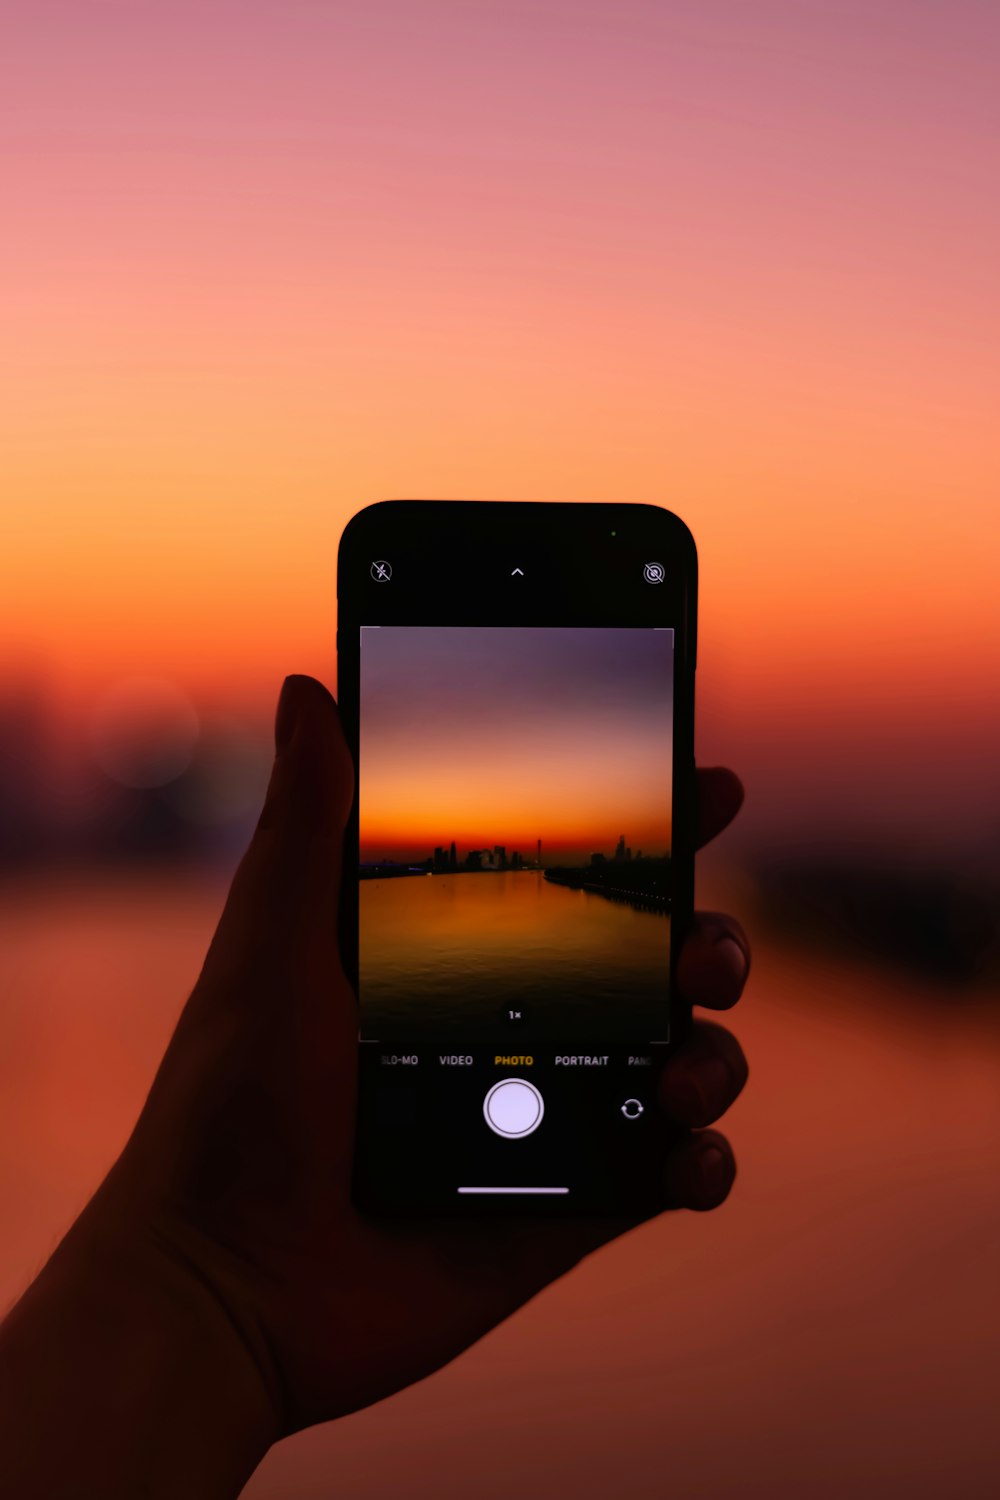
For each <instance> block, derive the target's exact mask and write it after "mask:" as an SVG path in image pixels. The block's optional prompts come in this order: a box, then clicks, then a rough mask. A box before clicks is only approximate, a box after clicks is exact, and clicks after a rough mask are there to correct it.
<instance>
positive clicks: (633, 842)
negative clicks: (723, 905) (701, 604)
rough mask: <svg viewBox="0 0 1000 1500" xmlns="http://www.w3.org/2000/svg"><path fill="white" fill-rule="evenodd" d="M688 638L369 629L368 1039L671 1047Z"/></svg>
mask: <svg viewBox="0 0 1000 1500" xmlns="http://www.w3.org/2000/svg"><path fill="white" fill-rule="evenodd" d="M673 651H674V633H673V631H672V630H671V629H651V628H648V627H644V628H631V627H621V628H608V627H601V628H591V627H573V628H551V627H521V626H517V627H511V626H502V627H494V626H488V627H480V626H473V627H468V626H463V627H455V626H441V627H439V626H395V625H393V626H366V627H363V628H362V632H361V742H360V756H359V764H360V788H359V858H360V906H359V920H360V931H359V974H358V988H359V1002H360V1007H361V1030H362V1036H363V1037H365V1038H366V1039H370V1040H376V1041H383V1042H384V1041H385V1040H386V1039H387V1038H389V1037H404V1036H407V1037H409V1036H412V1037H418V1036H421V1035H428V1034H432V1035H434V1036H435V1037H438V1038H445V1037H451V1038H453V1039H454V1041H455V1042H456V1043H457V1042H459V1041H464V1042H466V1043H468V1044H472V1043H476V1042H482V1043H488V1042H490V1041H492V1040H494V1039H496V1038H497V1037H498V1036H499V1035H500V1034H502V1032H503V1031H506V1030H507V1028H508V1027H509V1026H510V1025H512V1024H514V1025H517V1026H518V1027H520V1028H521V1034H522V1035H523V1036H524V1037H525V1039H528V1038H530V1039H531V1040H533V1041H536V1042H538V1041H546V1042H553V1043H556V1044H561V1045H562V1044H564V1045H567V1046H569V1045H579V1044H582V1043H584V1042H606V1043H611V1042H615V1041H626V1040H632V1039H635V1040H639V1039H644V1040H646V1041H650V1042H657V1041H666V1040H667V1039H668V1032H669V995H668V988H669V983H668V981H669V957H670V905H671V882H670V851H671V790H672V789H671V780H672V778H671V753H672V727H673V707H672V699H673ZM507 1034H508V1035H509V1032H508V1033H507Z"/></svg>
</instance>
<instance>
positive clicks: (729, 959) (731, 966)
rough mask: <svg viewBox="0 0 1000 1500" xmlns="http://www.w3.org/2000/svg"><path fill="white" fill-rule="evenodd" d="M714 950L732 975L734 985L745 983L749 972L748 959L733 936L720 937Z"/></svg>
mask: <svg viewBox="0 0 1000 1500" xmlns="http://www.w3.org/2000/svg"><path fill="white" fill-rule="evenodd" d="M715 952H716V954H717V956H718V957H719V958H720V959H721V960H722V962H723V963H724V965H725V967H726V968H727V969H728V971H729V973H730V975H731V976H732V979H733V983H734V985H737V986H739V985H742V984H745V983H746V977H747V975H748V974H749V972H750V960H749V958H748V957H747V955H746V953H745V952H744V950H743V948H742V947H741V945H740V944H739V943H738V942H737V941H736V939H735V938H734V937H731V936H729V935H728V934H727V936H725V937H722V938H720V939H719V941H718V942H717V943H716V945H715Z"/></svg>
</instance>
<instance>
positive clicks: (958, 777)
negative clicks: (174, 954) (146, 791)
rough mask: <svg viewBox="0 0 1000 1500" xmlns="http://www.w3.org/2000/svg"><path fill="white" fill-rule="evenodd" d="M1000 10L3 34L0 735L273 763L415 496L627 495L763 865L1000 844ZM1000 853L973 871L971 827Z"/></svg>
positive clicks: (119, 11) (609, 9)
mask: <svg viewBox="0 0 1000 1500" xmlns="http://www.w3.org/2000/svg"><path fill="white" fill-rule="evenodd" d="M998 29H1000V12H998V11H997V10H996V8H995V7H992V6H987V5H982V4H978V3H957V4H954V5H948V6H944V5H941V6H932V5H924V4H914V3H909V0H895V3H886V0H881V3H879V0H876V3H872V4H865V5H861V4H860V3H855V0H845V3H844V4H839V5H828V4H822V3H819V0H810V3H802V0H797V3H792V0H781V3H778V0H762V3H760V4H755V5H746V4H744V3H742V0H720V3H715V4H711V5H705V4H701V3H694V0H685V3H672V0H671V3H661V0H616V3H614V4H612V3H605V0H602V3H593V0H578V3H573V4H567V3H551V0H539V3H532V4H526V3H522V0H477V3H475V4H458V3H457V0H430V3H426V4H425V3H420V4H411V3H409V0H405V3H404V0H394V3H387V0H370V3H368V4H365V5H363V6H360V5H359V6H348V5H342V4H335V3H331V4H321V3H314V0H283V3H282V4H280V5H278V4H276V3H273V0H268V3H261V0H250V3H240V4H236V3H234V0H219V3H215V4H211V5H204V4H195V3H193V0H173V3H171V4H169V5H167V4H157V3H146V4H142V3H139V4H136V3H124V0H102V3H100V4H96V3H95V4H82V5H81V4H78V3H75V0H74V3H69V0H39V3H37V4H32V5H22V6H15V7H12V8H9V13H8V14H7V16H6V18H5V22H4V37H3V45H2V47H0V75H2V76H0V88H2V91H3V100H4V130H5V149H4V160H3V167H2V173H3V196H4V233H3V236H2V239H0V300H2V304H3V305H2V317H3V327H4V336H3V348H2V354H0V361H2V364H0V496H2V502H0V503H2V506H3V526H4V533H3V548H2V554H0V585H2V586H0V641H2V642H3V645H2V647H0V651H2V658H0V696H2V695H4V694H6V693H8V692H13V691H15V690H16V691H17V692H22V691H23V690H25V688H27V690H28V691H30V692H33V693H36V694H37V695H38V696H39V697H40V698H41V699H43V700H44V702H45V704H46V705H48V711H50V712H51V713H52V714H53V715H55V717H56V727H57V730H58V733H59V734H60V735H62V736H63V737H64V740H65V743H66V744H67V745H71V744H72V745H75V744H77V743H83V739H84V738H85V735H84V729H83V727H82V726H84V725H85V724H86V722H87V718H88V715H89V713H90V710H91V705H92V703H93V701H94V699H95V697H97V696H99V695H100V694H103V693H105V692H106V691H107V690H109V688H113V686H114V684H115V683H116V681H117V680H118V679H119V678H120V677H122V676H124V675H128V674H130V673H136V672H138V673H144V674H152V675H154V676H160V677H164V678H166V679H168V680H169V681H170V682H171V683H174V684H176V685H177V686H178V687H179V688H180V689H181V690H182V691H183V692H184V693H186V694H188V695H190V698H191V701H192V703H193V704H194V706H195V708H196V709H197V710H198V712H206V711H212V712H214V711H225V712H227V713H231V714H235V715H236V716H237V717H240V718H243V719H248V720H252V721H253V722H254V723H255V724H256V725H258V726H259V728H260V732H261V734H266V726H267V720H268V718H269V715H270V713H271V710H272V707H273V702H274V699H275V697H276V694H277V690H278V686H279V684H280V680H281V677H282V676H283V675H284V673H285V672H287V671H290V670H292V671H294V670H299V671H303V670H304V671H313V672H316V673H318V674H319V675H321V676H322V677H324V679H325V680H327V681H328V682H330V683H331V685H333V684H334V681H335V652H334V630H335V624H336V621H335V599H334V567H335V553H336V546H337V540H338V537H339V534H340V531H341V529H342V527H343V525H344V523H345V522H346V520H347V519H348V518H349V516H350V515H351V514H353V513H354V512H355V511H356V510H358V509H360V508H361V507H362V506H363V505H365V504H367V503H370V502H371V501H373V500H377V499H380V498H385V497H389V496H399V495H403V496H405V495H426V496H433V497H439V498H511V499H528V498H545V499H579V500H611V499H616V498H622V499H628V500H645V501H654V502H657V503H663V504H667V505H669V506H671V507H673V508H675V509H676V510H677V511H678V512H679V513H680V514H681V515H682V516H683V517H684V519H685V520H686V521H687V522H688V524H689V525H690V526H691V529H692V531H693V532H694V535H695V537H696V539H697V541H698V544H699V549H700V558H701V568H702V574H701V579H702V592H701V604H702V617H701V618H702V645H701V654H700V670H699V699H698V703H699V728H698V745H699V754H700V755H701V756H702V757H703V758H705V759H710V760H730V761H732V762H733V763H734V764H737V765H738V767H739V769H740V770H741V772H742V773H743V775H744V777H745V779H746V781H747V784H748V788H749V790H750V797H749V800H748V806H747V812H746V815H745V817H744V818H743V819H742V820H741V826H740V829H739V830H738V831H736V832H734V837H735V838H737V839H739V838H742V837H744V836H746V837H752V838H754V839H756V840H757V841H758V842H759V841H765V842H766V841H768V840H773V839H774V838H778V839H779V840H780V839H801V838H804V837H808V838H813V837H817V836H820V835H821V834H823V835H824V836H828V837H829V838H831V839H833V840H837V839H840V838H844V839H847V840H848V841H849V842H850V843H851V846H852V847H855V846H856V844H857V841H858V840H859V839H860V840H862V841H864V840H867V841H870V842H873V843H874V844H875V845H879V844H880V843H882V842H888V843H891V844H897V843H901V842H902V843H908V844H909V845H910V846H912V847H913V848H920V849H928V848H932V847H934V846H935V845H936V844H955V845H956V846H957V845H963V847H967V848H969V849H974V848H976V847H980V846H981V844H982V841H983V839H984V838H989V837H994V836H995V832H996V830H997V828H998V827H1000V805H998V797H997V792H996V777H995V744H996V739H997V730H998V728H1000V707H998V701H997V698H996V694H995V693H992V692H986V691H985V690H984V684H985V683H987V682H989V681H992V680H993V678H994V677H995V664H996V661H997V659H998V658H1000V610H998V608H997V593H996V573H997V565H998V551H1000V549H998V545H997V526H996V501H997V480H998V471H1000V464H998V457H997V441H996V392H997V389H998V388H1000V379H998V377H1000V298H998V296H997V286H996V266H997V265H998V264H1000V198H998V195H997V193H996V190H995V188H996V178H997V146H996V142H997V140H998V139H1000V118H998V115H1000V93H998V91H997V89H996V87H995V79H996V60H997V41H998ZM991 830H992V832H991Z"/></svg>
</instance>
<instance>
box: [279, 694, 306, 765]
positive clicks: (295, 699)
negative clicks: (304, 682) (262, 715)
mask: <svg viewBox="0 0 1000 1500" xmlns="http://www.w3.org/2000/svg"><path fill="white" fill-rule="evenodd" d="M298 681H299V679H298V678H297V677H286V678H285V680H284V682H283V683H282V684H281V692H280V693H279V694H278V707H277V708H276V710H275V714H274V748H275V750H276V752H277V753H278V754H279V755H280V754H281V752H282V751H283V750H287V749H288V746H289V744H290V743H291V740H292V738H293V736H294V734H295V730H296V729H297V727H298V723H299V718H300V717H301V714H300V708H301V698H300V696H299V688H298Z"/></svg>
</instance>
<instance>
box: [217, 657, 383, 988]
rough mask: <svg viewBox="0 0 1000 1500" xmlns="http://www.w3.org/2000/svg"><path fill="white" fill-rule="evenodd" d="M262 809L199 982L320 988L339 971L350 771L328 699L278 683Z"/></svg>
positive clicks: (306, 684) (319, 689) (306, 687)
mask: <svg viewBox="0 0 1000 1500" xmlns="http://www.w3.org/2000/svg"><path fill="white" fill-rule="evenodd" d="M274 740H275V759H274V765H273V768H272V771H271V780H270V783H269V785H268V789H267V796H266V798H265V801H264V807H263V810H262V812H261V815H260V819H259V821H258V824H257V828H256V831H255V833H254V836H253V839H252V840H251V842H250V846H249V848H248V849H247V852H246V854H245V855H244V856H243V859H242V860H241V862H240V865H239V868H238V869H237V871H236V874H235V876H234V878H233V883H232V886H231V887H230V891H229V896H228V899H227V901H226V905H225V909H224V911H223V913H222V917H221V918H220V921H219V925H218V928H217V929H216V933H215V937H214V938H213V940H212V944H211V947H210V949H209V952H208V956H207V958H206V960H205V967H204V969H203V971H202V979H203V980H212V979H220V978H224V977H236V976H238V977H239V978H240V979H241V980H242V981H244V982H245V981H246V979H247V978H248V977H250V976H251V975H255V976H256V977H257V978H267V979H271V978H275V977H279V976H282V975H283V976H285V978H286V979H293V980H294V979H295V978H320V979H323V978H326V979H328V978H329V976H330V973H331V970H334V971H336V970H339V966H340V961H339V954H338V949H337V907H338V901H339V895H340V878H341V865H342V858H343V838H344V829H345V827H346V824H347V818H348V814H349V812H350V808H351V803H352V801H353V797H354V767H353V764H352V761H351V755H350V751H349V749H348V747H347V741H346V740H345V738H344V732H343V729H342V727H341V723H340V714H339V712H338V709H337V705H336V703H335V702H334V699H333V697H332V695H331V694H330V693H329V692H328V691H327V689H326V688H325V687H324V686H323V684H322V683H320V682H317V680H316V679H315V678H314V677H302V676H292V677H286V678H285V681H284V683H283V685H282V689H281V695H280V697H279V699H278V707H277V713H276V715H275V726H274Z"/></svg>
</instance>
